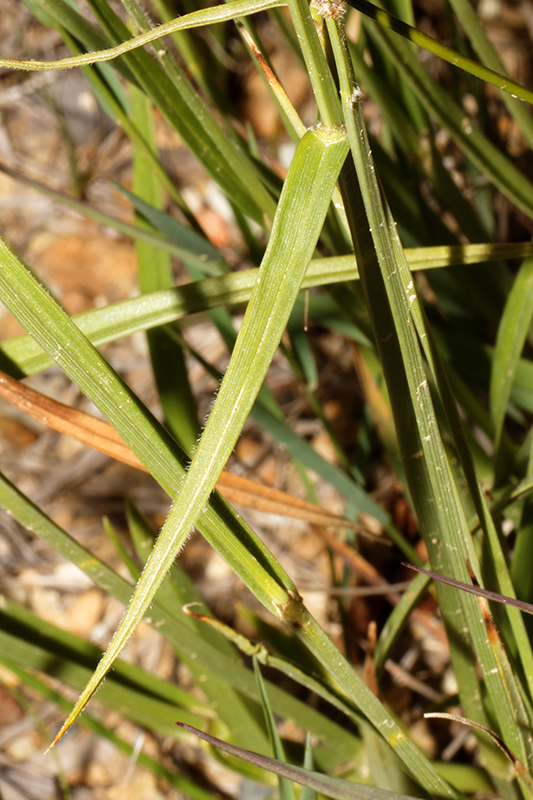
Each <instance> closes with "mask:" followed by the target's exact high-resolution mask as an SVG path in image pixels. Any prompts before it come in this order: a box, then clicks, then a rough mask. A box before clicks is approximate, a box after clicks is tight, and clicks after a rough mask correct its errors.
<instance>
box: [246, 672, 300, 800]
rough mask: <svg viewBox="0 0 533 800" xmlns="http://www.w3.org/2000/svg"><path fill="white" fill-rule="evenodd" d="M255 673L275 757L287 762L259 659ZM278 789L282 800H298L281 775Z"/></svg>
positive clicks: (289, 784)
mask: <svg viewBox="0 0 533 800" xmlns="http://www.w3.org/2000/svg"><path fill="white" fill-rule="evenodd" d="M254 672H255V679H256V681H257V685H258V687H259V693H260V695H261V700H262V702H263V711H264V714H265V720H266V724H267V729H268V733H269V735H270V741H271V743H272V747H273V750H274V756H275V757H276V758H277V760H278V761H282V762H286V761H287V758H286V756H285V751H284V749H283V744H282V742H281V738H280V735H279V733H278V729H277V726H276V720H275V719H274V714H273V713H272V709H271V707H270V702H269V700H268V694H267V691H266V687H265V683H264V681H263V676H262V675H261V669H260V667H259V664H258V662H257V659H255V658H254ZM278 787H279V798H280V800H296V794H295V791H294V787H293V785H292V783H291V782H290V781H288V780H287V779H286V778H283V777H282V776H281V775H279V776H278Z"/></svg>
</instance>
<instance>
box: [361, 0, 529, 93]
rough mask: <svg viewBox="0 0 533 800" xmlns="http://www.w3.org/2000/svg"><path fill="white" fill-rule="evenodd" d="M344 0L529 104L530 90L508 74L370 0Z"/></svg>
mask: <svg viewBox="0 0 533 800" xmlns="http://www.w3.org/2000/svg"><path fill="white" fill-rule="evenodd" d="M347 2H348V3H349V5H351V6H353V8H356V9H357V10H358V11H361V12H362V13H363V14H365V15H366V16H368V17H369V18H370V19H374V20H376V22H378V23H379V25H381V26H382V27H383V28H388V29H389V30H392V31H394V32H395V33H399V34H400V35H401V36H403V37H404V38H405V39H408V40H409V41H410V42H413V43H414V44H416V45H418V46H419V47H423V48H424V49H425V50H429V52H430V53H433V54H434V55H436V56H438V57H439V58H442V59H443V60H444V61H447V62H448V63H449V64H453V65H454V66H455V67H459V68H460V69H462V70H464V71H465V72H468V73H469V74H470V75H475V77H476V78H479V79H480V80H482V81H485V82H486V83H491V84H492V85H493V86H497V87H498V89H501V90H502V91H503V92H508V93H509V94H510V95H512V96H513V97H519V98H520V99H521V100H526V101H527V102H528V103H533V92H530V91H529V90H528V89H526V88H525V86H522V85H521V84H519V83H516V81H513V80H511V79H510V78H509V77H508V76H506V75H500V74H499V73H498V72H496V71H495V70H493V69H489V68H488V67H484V66H483V65H482V64H479V63H478V62H476V61H472V59H471V58H467V57H466V56H463V55H461V54H460V53H457V52H455V51H454V50H452V49H451V47H447V46H446V45H444V44H442V43H441V42H438V41H437V40H436V39H433V38H432V37H431V36H428V35H427V34H426V33H422V32H421V31H418V30H416V28H413V27H411V26H410V25H407V23H405V22H402V20H400V19H398V18H397V17H394V16H393V15H392V14H389V13H388V12H387V11H384V10H383V9H381V8H379V7H378V6H376V5H374V4H373V3H369V2H368V0H347ZM467 30H468V28H467Z"/></svg>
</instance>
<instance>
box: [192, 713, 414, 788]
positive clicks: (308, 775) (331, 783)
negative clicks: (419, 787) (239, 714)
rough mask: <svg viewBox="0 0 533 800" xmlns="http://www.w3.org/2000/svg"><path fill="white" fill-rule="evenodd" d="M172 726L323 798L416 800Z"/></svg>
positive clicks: (204, 734) (199, 732)
mask: <svg viewBox="0 0 533 800" xmlns="http://www.w3.org/2000/svg"><path fill="white" fill-rule="evenodd" d="M176 724H177V725H179V726H180V728H183V729H184V730H186V731H189V733H192V734H194V735H195V736H198V738H199V739H203V741H204V742H207V743H208V744H210V745H212V746H213V747H218V748H220V749H221V750H223V751H224V752H225V753H228V754H229V755H232V756H235V757H236V758H243V759H244V760H245V761H248V762H249V763H250V764H255V765H256V766H258V767H261V768H262V769H265V770H267V772H273V773H274V774H276V775H279V776H281V777H283V778H285V779H286V780H289V781H293V782H294V783H299V784H300V785H301V786H307V787H308V788H310V789H314V790H315V791H317V792H320V794H323V795H325V796H326V797H332V798H334V800H416V798H413V797H411V798H407V797H406V796H405V795H401V794H396V793H395V792H387V791H385V790H384V789H375V788H373V787H371V786H365V785H363V784H361V783H352V782H351V781H345V780H342V779H341V778H332V777H330V776H329V775H323V774H321V773H320V772H312V771H311V770H307V769H304V768H303V767H296V766H294V765H293V764H285V763H284V762H283V761H276V760H275V759H273V758H266V757H265V756H260V755H258V754H257V753H251V752H250V751H249V750H242V749H241V748H240V747H234V746H233V745H230V744H228V743H227V742H223V741H222V740H221V739H217V738H216V737H215V736H211V735H210V734H208V733H204V731H200V730H198V729H197V728H193V727H192V726H191V725H187V724H186V723H184V722H177V723H176Z"/></svg>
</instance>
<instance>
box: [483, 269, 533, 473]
mask: <svg viewBox="0 0 533 800" xmlns="http://www.w3.org/2000/svg"><path fill="white" fill-rule="evenodd" d="M532 316H533V259H530V258H528V259H526V260H525V261H524V262H523V263H522V265H521V267H520V269H519V271H518V273H517V275H516V278H515V282H514V284H513V288H512V289H511V292H510V294H509V297H508V298H507V302H506V304H505V310H504V313H503V316H502V319H501V322H500V327H499V328H498V335H497V338H496V346H495V348H494V357H493V360H492V372H491V376H490V409H491V414H492V421H493V424H494V450H495V452H494V462H495V480H496V481H498V479H499V478H501V477H502V472H501V471H502V468H504V467H505V465H504V464H499V459H500V458H501V452H500V443H501V437H502V432H503V423H504V419H505V414H506V412H507V405H508V403H509V398H510V396H511V388H512V385H513V383H514V378H515V375H516V370H517V368H518V363H519V360H520V355H521V353H522V349H523V347H524V343H525V341H526V336H527V333H528V330H529V327H530V324H531V319H532Z"/></svg>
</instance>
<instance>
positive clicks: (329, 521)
mask: <svg viewBox="0 0 533 800" xmlns="http://www.w3.org/2000/svg"><path fill="white" fill-rule="evenodd" d="M0 397H3V398H4V400H7V401H8V402H9V403H11V404H12V405H14V406H16V407H17V408H18V409H20V410H21V411H23V412H24V413H25V414H28V416H30V417H33V418H34V419H37V420H39V421H40V422H42V423H44V424H45V425H47V426H48V427H49V428H53V429H54V430H56V431H58V432H59V433H63V434H65V435H66V436H69V437H70V438H71V439H75V440H76V441H78V442H81V443H82V444H85V445H87V446H88V447H92V448H94V449H95V450H98V451H99V452H101V453H104V454H105V455H107V456H110V458H114V459H115V460H117V461H121V462H123V463H124V464H128V465H129V466H132V467H135V468H136V469H141V470H143V471H144V472H146V468H145V466H144V464H142V463H141V462H140V461H139V459H138V458H137V456H136V455H135V454H134V453H133V452H132V451H131V450H130V448H129V447H128V446H127V445H126V443H125V442H124V441H123V440H122V439H121V437H120V436H119V435H118V434H117V433H116V431H115V430H114V428H112V427H111V425H109V423H107V422H105V421H104V420H101V419H97V418H96V417H93V416H91V415H90V414H86V413H85V412H83V411H78V410H77V409H75V408H71V407H70V406H67V405H65V404H64V403H59V402H58V401H56V400H52V399H51V398H50V397H46V395H44V394H41V393H40V392H37V391H35V389H31V388H30V387H29V386H26V385H25V384H23V383H21V382H20V381H17V380H14V379H13V378H10V377H9V376H8V375H6V374H5V373H3V372H0ZM217 489H218V490H219V491H220V492H221V494H223V495H224V497H225V498H226V499H227V500H229V501H230V502H231V503H238V504H239V505H242V506H245V507H246V508H254V509H256V510H258V511H264V512H266V513H270V514H278V515H280V516H284V517H290V518H292V519H301V520H304V521H306V522H309V523H311V524H315V525H328V526H335V527H338V528H351V529H354V530H357V531H359V532H361V528H360V525H358V524H357V523H355V522H351V521H350V520H346V519H344V517H341V516H339V515H338V514H333V513H332V512H330V511H327V510H326V509H323V508H320V507H319V506H315V505H313V504H312V503H307V502H306V501H305V500H299V499H298V498H295V497H292V496H291V495H289V494H287V493H285V492H282V491H280V490H279V489H272V488H271V487H268V486H264V485H262V484H260V483H256V482H255V481H252V480H249V479H248V478H242V477H239V476H237V475H232V474H230V473H229V472H223V473H222V474H221V476H220V478H219V481H218V483H217Z"/></svg>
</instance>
